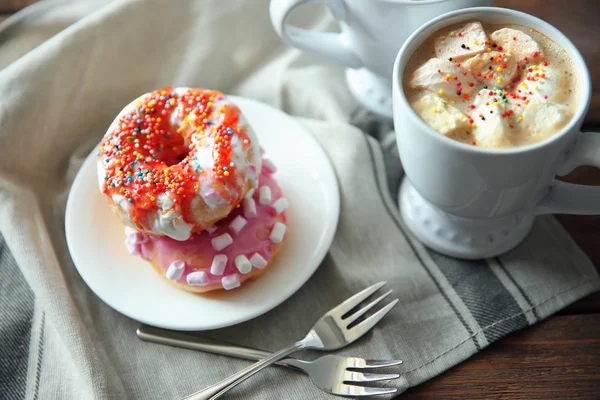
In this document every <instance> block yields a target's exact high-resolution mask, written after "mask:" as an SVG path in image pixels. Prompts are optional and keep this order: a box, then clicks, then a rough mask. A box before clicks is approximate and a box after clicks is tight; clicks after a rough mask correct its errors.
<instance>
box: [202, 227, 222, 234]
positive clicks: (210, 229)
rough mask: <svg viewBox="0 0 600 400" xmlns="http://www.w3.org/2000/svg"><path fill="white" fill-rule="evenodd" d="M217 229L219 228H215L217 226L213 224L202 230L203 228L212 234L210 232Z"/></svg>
mask: <svg viewBox="0 0 600 400" xmlns="http://www.w3.org/2000/svg"><path fill="white" fill-rule="evenodd" d="M217 229H219V228H217V227H216V226H214V225H211V226H207V227H206V228H204V230H205V231H206V232H208V233H211V234H212V233H215V232H216V231H217Z"/></svg>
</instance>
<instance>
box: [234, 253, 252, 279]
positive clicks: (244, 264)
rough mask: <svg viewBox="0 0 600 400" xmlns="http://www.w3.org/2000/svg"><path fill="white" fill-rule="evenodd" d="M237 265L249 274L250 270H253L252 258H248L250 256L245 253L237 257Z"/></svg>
mask: <svg viewBox="0 0 600 400" xmlns="http://www.w3.org/2000/svg"><path fill="white" fill-rule="evenodd" d="M235 266H236V267H237V269H238V271H240V273H242V274H247V273H248V272H250V271H252V264H251V263H250V260H248V257H246V256H245V255H243V254H241V255H239V256H237V257H236V258H235Z"/></svg>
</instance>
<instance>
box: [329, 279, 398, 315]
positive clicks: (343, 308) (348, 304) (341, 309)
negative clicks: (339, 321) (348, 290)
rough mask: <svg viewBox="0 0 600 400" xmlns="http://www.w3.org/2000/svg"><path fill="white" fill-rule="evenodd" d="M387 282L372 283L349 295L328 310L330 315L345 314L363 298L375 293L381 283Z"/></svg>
mask: <svg viewBox="0 0 600 400" xmlns="http://www.w3.org/2000/svg"><path fill="white" fill-rule="evenodd" d="M386 283H387V282H385V281H384V282H379V283H376V284H374V285H373V286H369V287H368V288H366V289H364V290H362V291H360V292H358V293H356V294H355V295H354V296H352V297H350V298H349V299H347V300H346V301H344V302H342V303H340V304H339V305H338V306H337V307H335V308H334V309H332V310H331V311H329V314H330V315H334V316H338V317H341V316H342V315H344V314H346V313H347V312H348V311H350V310H352V309H353V308H354V307H356V306H357V305H359V304H360V303H361V302H362V301H363V300H365V299H366V298H367V297H369V296H370V295H372V294H373V293H375V292H376V291H377V290H379V289H380V288H381V287H382V286H383V285H385V284H386Z"/></svg>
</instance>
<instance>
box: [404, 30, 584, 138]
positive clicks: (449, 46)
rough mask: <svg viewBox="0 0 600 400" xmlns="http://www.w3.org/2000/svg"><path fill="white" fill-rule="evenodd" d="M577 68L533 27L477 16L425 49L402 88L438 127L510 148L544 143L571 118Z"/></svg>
mask: <svg viewBox="0 0 600 400" xmlns="http://www.w3.org/2000/svg"><path fill="white" fill-rule="evenodd" d="M573 71H574V65H573V62H572V61H571V60H570V59H569V57H568V55H567V53H566V51H565V50H564V49H562V48H561V47H560V46H558V45H557V44H556V43H554V42H553V41H551V40H550V39H548V38H547V37H546V36H544V35H542V34H541V33H539V32H537V31H535V30H533V29H531V28H527V27H524V26H517V25H511V26H496V25H488V24H485V23H484V24H482V23H480V22H478V21H471V22H468V23H462V24H458V25H454V26H450V27H447V28H444V29H442V30H440V31H438V32H436V33H435V34H434V35H432V37H431V38H430V39H429V40H428V41H426V42H425V43H424V44H423V45H422V46H420V47H419V49H418V50H417V51H416V52H415V53H414V54H413V55H412V56H411V58H410V60H409V62H408V64H407V67H406V73H405V79H404V91H405V93H406V96H407V98H408V101H409V103H410V104H411V107H412V108H413V109H414V111H415V112H416V113H417V114H418V115H419V116H420V117H421V119H422V120H423V121H424V122H425V123H427V124H428V125H429V126H430V127H431V128H433V129H435V130H436V131H437V132H439V133H441V134H443V135H446V136H448V137H450V138H452V139H455V140H458V141H460V142H463V143H467V144H470V145H473V146H478V147H485V148H511V147H518V146H524V145H527V144H531V143H536V142H540V141H542V140H545V139H547V138H549V137H551V136H553V135H554V134H556V133H558V132H559V131H560V130H561V129H562V128H563V127H564V126H565V125H566V124H567V123H568V122H569V121H570V120H571V118H572V117H573V115H574V111H575V108H576V89H577V84H578V83H577V79H576V76H575V74H574V72H573Z"/></svg>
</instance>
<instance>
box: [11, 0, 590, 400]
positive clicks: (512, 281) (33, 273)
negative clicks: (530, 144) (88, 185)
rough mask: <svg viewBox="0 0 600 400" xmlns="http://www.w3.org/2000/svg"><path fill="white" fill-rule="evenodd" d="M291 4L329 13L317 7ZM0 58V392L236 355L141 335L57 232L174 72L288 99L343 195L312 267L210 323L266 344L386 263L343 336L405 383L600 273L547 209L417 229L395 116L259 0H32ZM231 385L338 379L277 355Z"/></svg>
mask: <svg viewBox="0 0 600 400" xmlns="http://www.w3.org/2000/svg"><path fill="white" fill-rule="evenodd" d="M296 18H297V19H298V20H299V23H301V24H304V25H318V26H319V27H321V28H328V27H331V26H332V25H331V21H330V20H329V17H328V16H327V15H326V14H321V10H320V9H318V8H316V9H312V10H309V11H307V12H306V13H305V14H302V15H298V16H296ZM0 68H2V69H1V70H0V94H1V95H0V233H1V238H2V239H0V289H1V290H0V309H1V310H2V312H1V313H0V385H1V386H2V387H0V397H4V398H9V399H17V398H23V397H25V398H27V399H178V398H181V397H183V396H184V395H186V394H189V393H191V392H193V391H195V390H197V389H199V388H201V387H203V386H206V385H208V384H210V383H213V382H216V381H217V380H219V379H220V378H222V377H224V376H225V375H227V374H231V373H233V372H235V371H236V370H238V369H240V368H242V367H243V366H245V365H247V362H246V361H240V360H233V359H230V358H227V357H223V356H215V355H209V354H203V353H196V352H193V351H189V350H182V349H176V348H170V347H165V346H159V345H154V344H150V343H143V342H140V341H139V340H138V339H137V338H136V336H135V329H136V328H137V326H138V323H136V321H133V320H131V319H129V318H127V317H125V316H123V315H120V314H119V313H117V312H116V311H114V310H112V309H111V308H109V307H108V306H107V305H105V304H104V303H103V302H102V301H100V300H99V299H98V298H97V297H96V296H95V295H94V293H92V292H91V291H90V290H89V288H88V287H87V286H86V285H85V283H84V282H83V280H82V279H81V278H80V276H79V274H78V273H77V270H76V269H75V267H74V265H73V263H72V261H71V258H70V256H69V252H68V250H67V246H66V242H65V232H64V210H65V202H66V199H67V195H68V192H69V187H70V184H71V182H72V179H73V177H74V175H75V174H76V172H77V170H78V168H79V166H80V165H81V162H82V160H83V159H84V157H85V156H86V155H87V154H88V153H89V152H90V151H91V149H92V148H93V147H94V145H95V144H96V143H97V142H98V141H99V139H100V138H101V137H102V135H103V134H104V132H105V130H106V128H107V126H108V125H109V123H110V122H111V120H112V119H113V117H114V116H115V115H116V114H117V113H118V112H119V111H120V109H121V108H122V107H123V106H124V105H125V104H126V103H128V102H129V101H130V100H131V99H132V98H134V97H136V96H138V95H139V94H141V93H144V92H147V91H149V90H152V89H155V88H158V87H162V86H166V85H174V86H196V87H207V88H214V89H219V90H222V91H225V92H227V93H231V94H236V95H241V96H246V97H250V98H254V99H257V100H260V101H263V102H266V103H268V104H271V105H273V106H275V107H277V108H280V109H283V110H284V111H286V112H288V113H290V114H292V115H294V116H297V117H299V118H298V122H299V123H300V124H302V125H303V126H304V127H305V128H306V129H307V130H309V131H310V132H311V133H312V134H314V136H315V137H316V138H317V139H318V140H319V141H320V142H321V143H322V145H323V146H324V148H325V149H326V150H327V153H328V154H329V157H330V158H331V161H332V163H333V165H334V167H335V170H336V172H337V177H338V180H339V184H340V189H341V195H342V199H341V215H340V220H339V228H338V231H337V233H336V237H335V240H334V243H333V245H332V247H331V249H330V251H329V253H328V255H327V257H326V259H325V261H324V262H323V264H322V265H321V266H320V268H319V269H318V271H317V272H316V273H315V275H314V276H313V277H312V278H311V279H310V281H309V282H308V283H307V284H306V285H304V287H302V288H301V289H300V290H299V291H298V292H297V293H296V294H295V295H294V296H292V297H291V298H290V299H289V300H287V301H286V302H284V303H283V304H282V305H280V306H279V307H277V308H276V309H274V310H272V311H270V312H268V313H266V314H265V315H263V316H261V317H259V318H256V319H255V320H252V321H248V322H246V323H243V324H240V325H237V326H232V327H229V328H224V329H219V330H216V331H212V332H205V333H202V335H204V336H207V337H213V338H219V339H222V340H227V341H230V342H234V343H238V344H243V345H251V346H254V347H258V348H262V349H266V350H276V349H277V348H278V347H280V346H282V345H285V344H287V343H288V342H290V341H292V340H295V339H297V338H299V337H301V335H302V334H303V333H304V331H305V330H307V329H308V328H309V327H310V326H311V325H312V323H313V322H314V320H315V318H317V317H318V316H320V315H321V313H322V312H324V311H326V310H327V309H329V308H330V307H332V306H333V305H335V304H337V303H339V302H340V301H341V300H343V299H344V298H346V297H347V296H348V295H349V294H351V293H353V292H355V291H357V290H359V289H361V288H363V287H365V286H367V285H369V284H372V283H374V282H376V281H379V280H387V281H388V282H389V286H390V287H391V288H393V289H394V291H395V293H396V295H397V296H398V297H399V298H400V301H401V304H400V305H399V306H398V307H396V308H395V309H394V311H393V312H392V313H391V314H390V315H389V316H388V317H387V318H385V319H384V321H383V322H382V323H381V324H380V325H378V326H377V327H376V328H375V329H374V330H373V331H372V332H371V333H370V334H368V335H367V336H366V337H364V338H363V339H362V340H360V341H359V342H358V343H356V344H355V345H353V346H351V347H349V348H347V349H344V350H342V351H340V352H339V353H340V354H348V355H356V356H363V357H368V358H380V359H390V358H391V359H398V358H399V359H403V360H404V361H405V363H404V365H403V366H402V367H401V368H400V369H399V371H400V372H401V373H402V377H401V378H400V379H398V380H396V381H392V382H390V383H388V385H394V386H397V387H399V388H400V391H402V390H404V389H406V388H408V387H410V386H414V385H417V384H418V383H420V382H423V381H425V380H427V379H429V378H432V377H434V376H435V375H437V374H439V373H440V372H442V371H444V370H446V369H448V368H450V367H452V366H453V365H455V364H457V363H459V362H461V361H463V360H464V359H466V358H467V357H469V356H471V355H473V354H474V353H476V352H477V351H479V350H481V349H483V348H485V347H486V346H488V345H489V344H491V343H493V342H494V341H496V340H498V339H500V338H501V337H503V336H505V335H507V334H509V333H511V332H513V331H515V330H518V329H522V328H525V327H527V326H529V325H531V324H534V323H536V322H538V321H539V320H541V319H543V318H546V317H548V316H549V315H551V314H552V313H554V312H556V311H557V310H559V309H561V308H562V307H564V306H566V305H567V304H569V303H571V302H573V301H575V300H577V299H579V298H581V297H583V296H584V295H586V294H588V293H590V292H593V291H595V290H598V289H599V288H600V281H599V280H598V275H597V273H596V271H595V269H594V268H593V266H592V265H591V263H590V262H589V260H588V259H587V258H586V256H585V255H584V254H583V253H582V252H581V250H580V249H579V248H578V247H577V246H576V244H575V243H574V242H573V240H572V239H571V238H570V237H569V236H568V234H567V233H566V232H565V231H564V230H563V229H562V227H561V226H560V225H559V224H558V223H557V222H556V221H555V220H554V219H553V218H552V217H544V218H540V219H538V220H537V222H536V223H535V226H534V229H533V232H532V233H531V235H530V236H529V237H528V238H527V240H526V241H525V242H524V243H523V244H522V245H520V246H519V247H518V248H517V249H515V250H514V251H511V252H510V253H509V254H507V255H505V256H502V257H499V258H494V259H490V260H486V261H479V262H459V261H456V260H453V259H449V258H446V257H443V256H440V255H438V254H436V253H434V252H431V251H429V250H427V249H426V248H424V247H423V246H422V245H421V244H420V243H418V242H417V241H415V240H414V239H413V238H412V237H411V236H410V235H409V234H408V233H407V230H406V229H405V227H404V226H403V224H402V222H401V221H400V220H399V217H398V210H397V207H396V203H395V201H394V195H395V191H396V189H397V185H398V182H399V178H400V176H401V169H400V164H399V160H398V158H397V153H396V152H395V144H394V139H393V138H394V136H393V135H391V134H390V131H389V124H386V123H385V122H381V121H377V120H376V119H373V118H372V117H371V116H370V115H369V114H368V113H366V112H365V111H364V110H361V109H360V108H359V107H358V106H357V104H356V103H355V101H354V100H353V99H352V97H351V96H350V94H349V92H348V90H347V88H346V86H345V84H344V80H343V69H342V67H341V66H339V65H337V64H334V63H331V62H328V61H327V60H324V59H322V58H320V57H318V56H313V55H309V54H302V53H300V52H299V51H297V50H293V49H290V48H289V47H287V46H286V45H285V44H284V43H283V42H282V41H281V40H280V38H278V37H277V36H276V35H275V33H274V31H273V29H272V27H271V23H270V20H269V17H268V5H267V2H266V1H258V0H256V1H254V0H253V1H242V0H237V1H222V0H198V1H169V2H167V1H158V0H146V1H127V0H114V1H111V2H102V1H79V2H67V1H52V0H46V1H41V2H39V3H37V4H35V5H34V6H32V7H31V8H30V9H26V10H24V11H23V12H22V14H17V15H15V16H14V17H12V18H9V19H8V20H7V21H5V22H4V23H3V24H2V25H0ZM399 129H402V128H401V127H399ZM282 135H285V132H282ZM292 139H293V138H290V141H291V140H292ZM90 212H93V210H90ZM307 217H310V216H307ZM302 356H304V357H308V358H310V357H313V356H314V355H313V354H303V355H302ZM229 398H244V399H328V398H331V396H329V395H326V394H324V393H323V392H320V391H319V390H317V389H316V388H315V387H314V386H313V385H312V383H311V382H310V381H309V380H308V378H306V377H305V376H302V375H299V374H296V373H294V372H289V371H285V370H282V369H277V368H271V369H269V370H268V371H265V372H264V373H261V374H260V375H259V376H256V377H254V378H252V379H250V380H249V381H247V382H245V383H244V384H243V385H241V386H240V387H238V388H236V389H235V390H234V391H232V392H231V395H230V397H229Z"/></svg>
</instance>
